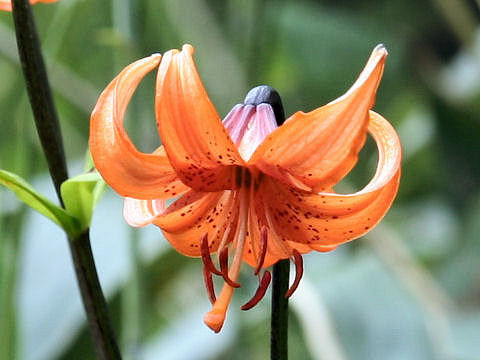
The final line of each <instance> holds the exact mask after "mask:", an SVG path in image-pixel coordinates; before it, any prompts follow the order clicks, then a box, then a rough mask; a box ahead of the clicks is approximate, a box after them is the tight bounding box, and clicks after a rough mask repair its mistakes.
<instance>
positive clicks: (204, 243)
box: [200, 233, 222, 276]
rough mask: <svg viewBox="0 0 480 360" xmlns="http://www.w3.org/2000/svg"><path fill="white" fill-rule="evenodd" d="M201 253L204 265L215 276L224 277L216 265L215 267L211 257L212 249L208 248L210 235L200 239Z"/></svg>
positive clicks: (204, 235)
mask: <svg viewBox="0 0 480 360" xmlns="http://www.w3.org/2000/svg"><path fill="white" fill-rule="evenodd" d="M200 252H201V255H202V260H203V265H204V266H205V267H206V268H207V269H208V270H209V271H210V272H211V273H213V274H215V275H220V276H222V272H221V271H218V270H217V268H216V267H215V265H213V262H212V258H211V257H210V249H209V248H208V234H207V233H205V234H203V235H202V237H201V238H200Z"/></svg>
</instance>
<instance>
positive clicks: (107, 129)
mask: <svg viewBox="0 0 480 360" xmlns="http://www.w3.org/2000/svg"><path fill="white" fill-rule="evenodd" d="M160 59H161V56H160V55H158V54H157V55H152V56H150V57H148V58H144V59H141V60H139V61H136V62H134V63H133V64H131V65H129V66H127V67H126V68H125V69H123V70H122V72H121V73H120V74H119V75H118V76H117V77H116V78H115V79H114V80H113V81H112V82H111V83H110V84H109V85H108V86H107V87H106V88H105V90H104V91H103V92H102V94H101V95H100V98H99V99H98V102H97V104H96V106H95V109H94V110H93V112H92V116H91V119H90V151H91V153H92V157H93V160H94V163H95V166H96V168H97V169H98V171H99V172H100V174H101V175H102V177H103V178H104V179H105V181H106V182H107V183H108V184H109V185H110V186H111V187H112V188H113V189H114V190H115V191H116V192H118V193H119V194H120V195H122V196H126V197H133V198H137V199H158V198H167V197H171V196H172V195H171V194H172V192H175V191H173V190H172V189H171V186H170V185H171V183H173V182H175V180H176V179H177V176H176V174H175V171H174V170H173V168H172V167H171V166H170V163H169V161H168V159H167V157H166V155H165V153H164V151H163V149H162V148H159V149H158V150H157V151H156V152H154V153H153V154H146V153H142V152H140V151H138V150H137V148H136V147H135V145H134V144H133V143H132V141H131V140H130V139H129V137H128V134H127V133H126V131H125V128H124V127H123V119H124V115H125V112H126V110H127V105H128V102H129V101H130V99H131V97H132V94H133V92H134V91H135V89H136V88H137V86H138V83H139V82H140V81H141V80H142V79H143V77H144V76H145V75H146V74H147V73H148V72H149V71H151V70H153V69H154V68H155V67H157V66H158V64H159V63H160ZM181 186H182V187H184V186H183V185H181ZM167 190H168V191H167Z"/></svg>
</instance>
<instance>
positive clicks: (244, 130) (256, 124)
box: [223, 104, 277, 161]
mask: <svg viewBox="0 0 480 360" xmlns="http://www.w3.org/2000/svg"><path fill="white" fill-rule="evenodd" d="M223 125H224V126H225V128H226V129H227V131H228V134H229V135H230V138H231V139H232V141H233V142H234V143H235V145H237V148H238V152H239V153H240V155H241V156H242V158H243V159H244V160H245V161H248V159H250V157H251V156H252V154H253V153H254V152H255V150H256V149H257V147H258V145H260V144H261V143H262V142H263V140H264V139H265V138H266V137H267V136H268V135H269V134H270V133H271V132H272V131H273V130H275V129H276V128H277V123H276V121H275V113H274V111H273V108H272V107H271V106H270V105H269V104H259V105H245V104H238V105H235V106H234V107H233V109H232V110H231V111H230V112H229V113H228V115H227V116H226V117H225V119H224V120H223Z"/></svg>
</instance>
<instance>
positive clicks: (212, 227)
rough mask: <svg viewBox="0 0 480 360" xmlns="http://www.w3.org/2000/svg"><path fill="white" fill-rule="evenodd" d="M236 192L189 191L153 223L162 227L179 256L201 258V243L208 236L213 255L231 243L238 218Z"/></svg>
mask: <svg viewBox="0 0 480 360" xmlns="http://www.w3.org/2000/svg"><path fill="white" fill-rule="evenodd" d="M237 207H238V200H237V196H236V192H235V191H230V190H226V191H220V192H209V193H201V192H196V191H189V192H188V193H186V194H185V195H183V196H182V197H181V198H180V199H178V200H177V201H176V202H174V203H173V204H172V205H170V206H169V207H168V208H167V209H166V210H165V211H164V212H163V213H162V214H161V215H159V216H157V217H156V218H155V219H154V220H153V223H154V224H155V225H157V226H158V227H160V228H161V229H162V231H163V233H164V235H165V237H166V238H167V240H168V241H169V242H170V244H171V245H172V246H173V247H174V248H175V250H177V251H178V252H179V253H181V254H183V255H186V256H200V255H201V251H200V240H201V238H202V236H203V235H204V234H207V239H208V244H209V249H210V252H211V253H213V252H216V251H217V249H218V246H219V245H220V244H228V243H230V242H231V240H232V238H233V235H234V234H235V228H236V222H237V218H238V211H237Z"/></svg>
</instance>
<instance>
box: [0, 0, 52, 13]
mask: <svg viewBox="0 0 480 360" xmlns="http://www.w3.org/2000/svg"><path fill="white" fill-rule="evenodd" d="M56 1H58V0H30V4H32V5H33V4H36V3H38V2H44V3H52V2H56ZM0 10H3V11H12V1H11V0H0Z"/></svg>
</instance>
